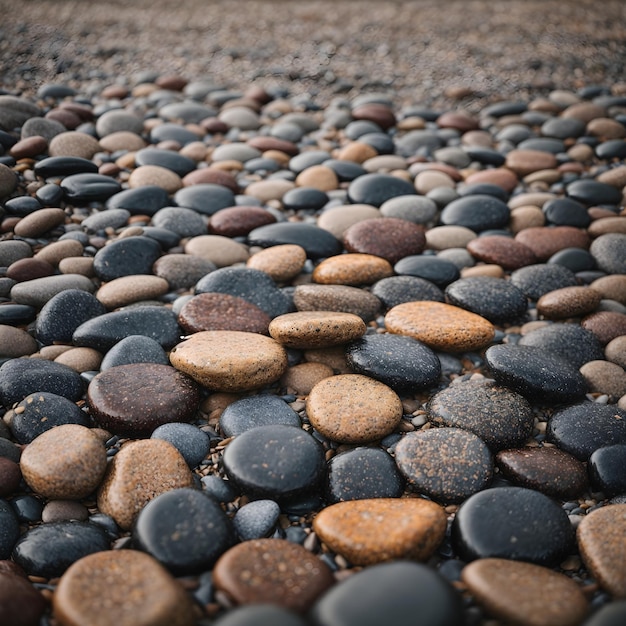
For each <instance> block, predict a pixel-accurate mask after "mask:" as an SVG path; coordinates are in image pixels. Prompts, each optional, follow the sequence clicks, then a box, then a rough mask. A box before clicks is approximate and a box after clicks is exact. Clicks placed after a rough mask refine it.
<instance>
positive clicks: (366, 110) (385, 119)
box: [352, 102, 396, 130]
mask: <svg viewBox="0 0 626 626" xmlns="http://www.w3.org/2000/svg"><path fill="white" fill-rule="evenodd" d="M352 117H353V118H354V119H355V120H369V121H371V122H374V123H376V124H378V125H379V126H380V127H381V128H382V129H383V130H388V129H389V128H392V127H393V126H395V125H396V116H395V115H394V113H393V111H392V110H391V108H390V107H388V106H387V105H385V104H378V103H376V102H368V103H367V104H361V105H359V106H357V107H355V108H354V109H352Z"/></svg>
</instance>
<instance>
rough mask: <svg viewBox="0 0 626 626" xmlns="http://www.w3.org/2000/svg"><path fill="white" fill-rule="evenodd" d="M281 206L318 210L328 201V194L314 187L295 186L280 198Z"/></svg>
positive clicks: (293, 208) (295, 209)
mask: <svg viewBox="0 0 626 626" xmlns="http://www.w3.org/2000/svg"><path fill="white" fill-rule="evenodd" d="M281 202H282V204H283V207H284V208H285V209H287V210H292V211H307V210H311V211H318V210H319V209H321V208H322V207H323V206H324V205H325V204H326V203H327V202H328V195H327V194H326V193H324V192H323V191H320V190H319V189H315V188H314V187H295V188H294V189H290V190H289V191H288V192H287V193H285V195H284V196H283V197H282V200H281Z"/></svg>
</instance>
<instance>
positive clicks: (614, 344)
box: [604, 335, 626, 368]
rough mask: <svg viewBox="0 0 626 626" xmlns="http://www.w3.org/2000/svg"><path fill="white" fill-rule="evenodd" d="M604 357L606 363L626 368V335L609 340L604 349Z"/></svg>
mask: <svg viewBox="0 0 626 626" xmlns="http://www.w3.org/2000/svg"><path fill="white" fill-rule="evenodd" d="M604 355H605V357H606V359H607V361H611V362H612V363H616V364H617V365H619V366H620V367H622V368H626V335H620V336H619V337H615V339H611V341H609V343H607V344H606V346H605V348H604Z"/></svg>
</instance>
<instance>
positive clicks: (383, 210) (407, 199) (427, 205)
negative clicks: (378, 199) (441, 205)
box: [380, 194, 437, 225]
mask: <svg viewBox="0 0 626 626" xmlns="http://www.w3.org/2000/svg"><path fill="white" fill-rule="evenodd" d="M380 214H381V215H382V216H383V217H395V218H398V219H402V220H407V221H409V222H414V223H415V224H424V225H426V224H428V223H430V222H431V221H432V220H433V219H434V218H435V216H436V214H437V204H436V203H435V202H434V201H433V200H431V199H430V198H427V197H425V196H417V195H412V194H409V195H406V196H395V197H394V198H390V199H389V200H386V201H385V202H383V203H382V204H381V205H380Z"/></svg>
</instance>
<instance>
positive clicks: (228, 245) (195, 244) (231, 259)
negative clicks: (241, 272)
mask: <svg viewBox="0 0 626 626" xmlns="http://www.w3.org/2000/svg"><path fill="white" fill-rule="evenodd" d="M185 253H186V254H190V255H192V256H197V257H200V258H201V259H205V260H206V261H211V263H213V264H214V265H215V266H216V267H227V266H230V265H233V264H234V263H245V262H246V261H247V260H248V256H249V253H248V249H247V248H246V246H244V245H243V244H241V243H239V242H238V241H234V240H233V239H230V238H228V237H223V236H222V235H199V236H198V237H193V238H192V239H190V240H189V241H187V243H186V244H185Z"/></svg>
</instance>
